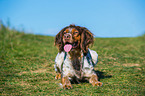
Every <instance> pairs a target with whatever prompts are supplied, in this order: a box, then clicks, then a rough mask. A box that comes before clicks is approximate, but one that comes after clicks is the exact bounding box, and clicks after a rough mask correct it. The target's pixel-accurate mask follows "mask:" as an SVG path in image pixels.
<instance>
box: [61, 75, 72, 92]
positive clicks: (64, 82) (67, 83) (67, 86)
mask: <svg viewBox="0 0 145 96" xmlns="http://www.w3.org/2000/svg"><path fill="white" fill-rule="evenodd" d="M61 83H62V86H63V88H64V89H71V88H72V85H71V82H70V81H69V79H68V77H62V78H61Z"/></svg>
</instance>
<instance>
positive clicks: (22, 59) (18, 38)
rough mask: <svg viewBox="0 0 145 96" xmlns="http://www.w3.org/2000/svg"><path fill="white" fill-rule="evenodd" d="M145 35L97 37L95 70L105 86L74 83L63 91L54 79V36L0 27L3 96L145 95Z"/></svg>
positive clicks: (0, 82)
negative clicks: (97, 56)
mask: <svg viewBox="0 0 145 96" xmlns="http://www.w3.org/2000/svg"><path fill="white" fill-rule="evenodd" d="M144 41H145V35H144V36H141V37H136V38H95V43H94V46H93V47H92V48H91V49H93V50H95V51H97V53H98V54H99V58H98V59H99V62H98V64H97V66H96V67H95V69H96V70H97V71H98V73H100V81H101V82H103V84H104V85H103V86H102V87H93V86H92V85H91V84H89V83H81V84H73V85H72V86H73V89H70V90H64V89H62V88H61V87H60V86H59V83H60V80H55V79H54V77H55V74H56V73H55V71H54V67H53V66H54V60H55V56H56V55H57V52H58V50H57V48H56V47H55V46H54V45H53V44H54V37H50V36H40V35H33V34H25V33H23V32H17V31H15V30H10V29H9V28H7V27H5V26H3V25H1V28H0V95H12V96H14V95H36V96H38V95H58V96H59V95H80V96H81V95H84V96H90V95H93V96H96V95H108V96H110V95H124V96H126V95H129V96H133V95H144V94H145V43H144Z"/></svg>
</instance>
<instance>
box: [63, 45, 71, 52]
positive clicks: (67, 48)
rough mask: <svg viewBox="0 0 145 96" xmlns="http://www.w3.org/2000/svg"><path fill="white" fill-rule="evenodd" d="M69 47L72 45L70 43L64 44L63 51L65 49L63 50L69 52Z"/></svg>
mask: <svg viewBox="0 0 145 96" xmlns="http://www.w3.org/2000/svg"><path fill="white" fill-rule="evenodd" d="M71 48H72V45H71V44H66V45H65V46H64V51H65V52H69V51H70V50H71Z"/></svg>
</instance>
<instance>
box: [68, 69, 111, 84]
mask: <svg viewBox="0 0 145 96" xmlns="http://www.w3.org/2000/svg"><path fill="white" fill-rule="evenodd" d="M95 73H96V74H97V76H98V77H99V81H100V79H105V78H111V77H112V75H106V74H105V72H101V71H95ZM71 83H72V84H80V83H89V80H88V79H83V80H77V79H76V78H74V79H73V80H72V81H71Z"/></svg>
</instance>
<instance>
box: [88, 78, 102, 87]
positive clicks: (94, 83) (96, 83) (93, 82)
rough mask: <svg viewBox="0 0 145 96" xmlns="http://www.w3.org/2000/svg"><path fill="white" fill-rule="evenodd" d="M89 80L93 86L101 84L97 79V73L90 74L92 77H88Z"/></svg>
mask: <svg viewBox="0 0 145 96" xmlns="http://www.w3.org/2000/svg"><path fill="white" fill-rule="evenodd" d="M89 82H90V83H91V84H92V85H93V86H102V85H103V83H102V82H99V81H98V76H97V75H92V77H91V78H90V80H89Z"/></svg>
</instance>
